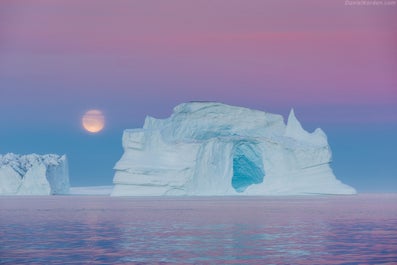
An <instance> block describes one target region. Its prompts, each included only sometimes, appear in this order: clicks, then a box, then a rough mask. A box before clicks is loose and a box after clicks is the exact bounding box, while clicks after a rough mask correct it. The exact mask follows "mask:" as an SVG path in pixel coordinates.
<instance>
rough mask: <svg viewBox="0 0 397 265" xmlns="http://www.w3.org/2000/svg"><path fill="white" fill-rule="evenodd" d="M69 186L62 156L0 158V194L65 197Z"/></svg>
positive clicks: (65, 164)
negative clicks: (56, 195) (61, 195)
mask: <svg viewBox="0 0 397 265" xmlns="http://www.w3.org/2000/svg"><path fill="white" fill-rule="evenodd" d="M69 186H70V184H69V174H68V164H67V159H66V156H65V155H63V156H59V155H56V154H46V155H37V154H29V155H17V154H13V153H8V154H5V155H0V195H51V194H67V193H68V192H69Z"/></svg>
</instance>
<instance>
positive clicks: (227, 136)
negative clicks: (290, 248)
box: [112, 102, 356, 196]
mask: <svg viewBox="0 0 397 265" xmlns="http://www.w3.org/2000/svg"><path fill="white" fill-rule="evenodd" d="M122 143H123V148H124V154H123V156H122V157H121V159H120V160H119V161H118V162H117V164H116V165H115V170H116V173H115V176H114V179H113V182H114V189H113V191H112V195H113V196H159V195H291V194H354V193H356V191H355V189H354V188H352V187H350V186H348V185H345V184H343V183H342V182H340V181H339V180H337V179H336V177H335V176H334V174H333V172H332V169H331V167H330V162H331V149H330V147H329V145H328V141H327V136H326V135H325V133H324V132H323V131H322V130H321V129H316V130H315V131H314V132H313V133H309V132H307V131H305V130H304V129H303V128H302V126H301V124H300V122H299V121H298V120H297V118H296V117H295V114H294V111H293V110H291V112H290V115H289V117H288V122H287V124H285V123H284V119H283V117H282V116H281V115H278V114H271V113H267V112H263V111H258V110H251V109H248V108H242V107H235V106H229V105H225V104H221V103H216V102H190V103H184V104H180V105H178V106H176V107H175V108H174V112H173V114H172V115H171V116H170V117H169V118H166V119H155V118H152V117H147V118H146V120H145V124H144V126H143V128H141V129H129V130H125V131H124V133H123V139H122Z"/></svg>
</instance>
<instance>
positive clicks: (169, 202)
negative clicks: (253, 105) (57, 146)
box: [0, 194, 397, 264]
mask: <svg viewBox="0 0 397 265" xmlns="http://www.w3.org/2000/svg"><path fill="white" fill-rule="evenodd" d="M23 263H26V264H65V263H66V264H67V263H69V264H76V263H88V264H118V263H126V264H148V263H151V264H153V263H155V264H168V263H169V264H176V263H179V264H362V263H364V264H382V263H384V264H385V263H389V264H392V263H397V195H387V194H386V195H358V196H329V197H328V196H319V197H316V196H313V197H311V196H310V197H305V196H302V197H226V198H223V197H206V198H192V197H183V198H109V197H74V196H71V197H2V198H0V264H23Z"/></svg>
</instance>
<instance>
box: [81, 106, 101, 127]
mask: <svg viewBox="0 0 397 265" xmlns="http://www.w3.org/2000/svg"><path fill="white" fill-rule="evenodd" d="M81 124H82V125H83V128H84V129H85V130H86V131H87V132H90V133H98V132H100V131H102V129H103V128H104V127H105V116H104V115H103V113H102V111H100V110H96V109H93V110H89V111H87V112H86V113H85V114H84V115H83V117H82V119H81Z"/></svg>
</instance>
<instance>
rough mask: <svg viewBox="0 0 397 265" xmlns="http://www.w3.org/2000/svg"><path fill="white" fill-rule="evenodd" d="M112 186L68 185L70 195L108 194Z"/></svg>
mask: <svg viewBox="0 0 397 265" xmlns="http://www.w3.org/2000/svg"><path fill="white" fill-rule="evenodd" d="M112 189H113V186H88V187H70V190H69V194H70V195H110V193H111V192H112Z"/></svg>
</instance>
